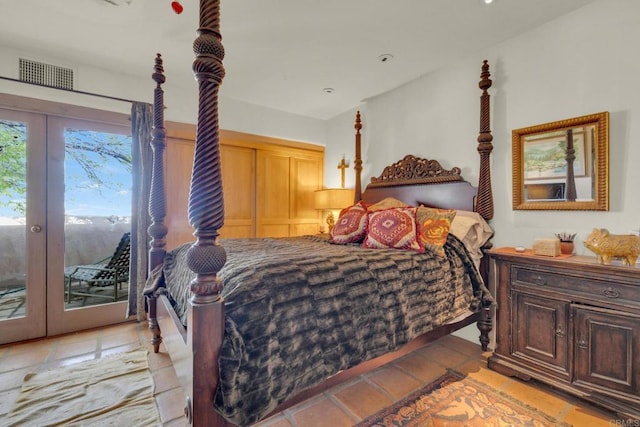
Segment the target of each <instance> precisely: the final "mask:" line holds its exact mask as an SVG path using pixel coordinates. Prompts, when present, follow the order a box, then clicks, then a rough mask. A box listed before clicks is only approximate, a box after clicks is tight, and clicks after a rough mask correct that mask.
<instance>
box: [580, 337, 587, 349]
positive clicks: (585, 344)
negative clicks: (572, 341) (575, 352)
mask: <svg viewBox="0 0 640 427" xmlns="http://www.w3.org/2000/svg"><path fill="white" fill-rule="evenodd" d="M578 347H580V348H587V342H586V341H585V340H584V339H581V340H578Z"/></svg>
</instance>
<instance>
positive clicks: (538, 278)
mask: <svg viewBox="0 0 640 427" xmlns="http://www.w3.org/2000/svg"><path fill="white" fill-rule="evenodd" d="M533 283H535V284H536V285H540V286H545V285H546V284H547V279H545V278H544V277H543V276H536V277H534V279H533Z"/></svg>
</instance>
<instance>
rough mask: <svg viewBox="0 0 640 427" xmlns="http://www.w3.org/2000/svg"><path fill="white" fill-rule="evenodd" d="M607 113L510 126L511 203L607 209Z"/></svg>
mask: <svg viewBox="0 0 640 427" xmlns="http://www.w3.org/2000/svg"><path fill="white" fill-rule="evenodd" d="M608 116H609V115H608V113H607V112H604V113H598V114H592V115H588V116H582V117H576V118H572V119H567V120H562V121H558V122H552V123H546V124H543V125H537V126H532V127H528V128H523V129H516V130H514V131H513V133H512V139H513V141H512V142H513V174H514V176H513V208H514V209H554V210H560V209H577V210H608V203H609V195H608V151H609V150H608V147H609V141H608V140H609V138H608V134H609V126H608Z"/></svg>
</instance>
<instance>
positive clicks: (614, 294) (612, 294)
mask: <svg viewBox="0 0 640 427" xmlns="http://www.w3.org/2000/svg"><path fill="white" fill-rule="evenodd" d="M602 294H603V295H604V296H605V297H607V298H618V297H619V296H620V292H618V291H616V290H615V289H613V288H611V287H609V288H607V289H603V290H602Z"/></svg>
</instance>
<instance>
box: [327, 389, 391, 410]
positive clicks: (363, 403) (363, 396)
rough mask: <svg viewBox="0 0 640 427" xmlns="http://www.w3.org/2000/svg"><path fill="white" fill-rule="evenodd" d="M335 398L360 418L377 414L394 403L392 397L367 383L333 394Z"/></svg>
mask: <svg viewBox="0 0 640 427" xmlns="http://www.w3.org/2000/svg"><path fill="white" fill-rule="evenodd" d="M333 397H334V398H336V399H337V400H339V401H340V402H341V403H342V404H343V405H344V406H345V407H347V408H348V409H349V410H350V411H351V412H352V413H354V414H355V415H357V416H358V417H360V418H366V417H368V416H369V415H371V414H375V413H376V412H378V411H379V410H381V409H383V408H386V407H387V406H389V405H391V404H392V403H393V400H392V398H391V397H390V396H387V395H386V394H385V393H383V392H382V391H380V390H379V389H378V388H376V387H374V386H373V385H371V384H369V383H367V382H365V381H358V382H356V383H354V384H351V385H349V386H348V387H345V388H343V389H341V390H339V391H337V392H335V393H333Z"/></svg>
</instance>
